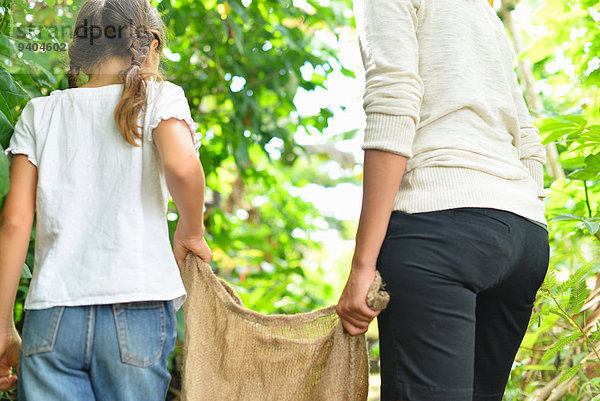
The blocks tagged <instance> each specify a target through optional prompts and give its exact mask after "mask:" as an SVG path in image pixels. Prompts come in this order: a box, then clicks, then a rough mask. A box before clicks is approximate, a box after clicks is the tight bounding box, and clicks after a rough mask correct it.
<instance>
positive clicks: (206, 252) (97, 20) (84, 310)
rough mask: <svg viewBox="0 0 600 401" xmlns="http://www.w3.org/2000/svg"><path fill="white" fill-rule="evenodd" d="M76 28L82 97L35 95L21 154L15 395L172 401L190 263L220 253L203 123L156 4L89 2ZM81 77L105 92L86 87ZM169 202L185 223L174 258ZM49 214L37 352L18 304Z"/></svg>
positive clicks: (29, 321) (5, 384)
mask: <svg viewBox="0 0 600 401" xmlns="http://www.w3.org/2000/svg"><path fill="white" fill-rule="evenodd" d="M73 32H74V34H73V40H72V42H71V44H70V46H69V59H70V67H71V68H70V70H69V72H68V80H69V88H68V89H65V90H56V91H53V92H52V93H51V94H50V96H47V97H40V98H35V99H31V100H30V101H29V102H28V103H27V105H26V106H25V108H24V109H23V111H22V114H21V118H20V120H19V121H18V123H17V125H16V127H15V131H14V134H13V137H12V139H11V141H10V146H9V148H8V149H7V154H8V155H10V156H12V163H11V173H10V180H11V186H10V192H9V193H8V195H7V197H6V199H5V204H4V208H3V210H2V214H1V220H0V369H1V371H0V390H6V389H9V388H14V387H15V385H18V395H19V399H20V400H33V401H36V400H48V401H51V400H95V399H97V400H111V401H114V400H124V401H131V400H164V399H165V397H166V393H167V390H168V387H169V382H170V374H169V371H168V369H167V358H168V356H169V354H170V353H171V352H172V351H173V349H174V347H175V341H176V337H177V331H176V319H175V312H176V311H177V310H178V309H179V308H180V307H181V305H182V303H183V302H184V300H185V298H186V295H187V294H186V292H185V289H184V287H183V283H182V281H181V276H180V273H179V270H178V265H181V263H182V261H183V259H184V258H185V256H186V254H187V253H188V252H189V251H191V252H194V253H196V254H197V255H199V256H200V257H201V258H202V259H204V260H205V261H206V262H210V260H211V257H212V254H211V251H210V249H209V247H208V246H207V244H206V242H205V240H204V237H203V235H204V226H203V221H202V218H203V194H204V172H203V169H202V166H201V164H200V161H199V159H198V154H197V150H198V147H199V145H200V142H199V139H200V138H199V135H198V134H196V129H197V127H198V126H197V124H196V123H195V122H194V121H193V120H192V118H191V115H190V109H189V106H188V103H187V100H186V98H185V95H184V92H183V90H182V89H181V87H179V86H177V85H175V84H172V83H169V82H167V81H162V76H161V75H160V74H159V73H158V64H159V61H160V56H161V54H162V49H163V47H164V44H165V43H164V33H165V27H164V24H163V22H162V21H161V19H160V17H159V15H158V12H157V10H156V9H155V8H153V7H151V6H150V4H149V2H148V0H88V1H87V2H86V3H85V4H83V6H82V7H81V10H80V12H79V14H78V17H77V20H76V25H75V29H74V31H73ZM92 36H93V38H92ZM91 39H93V40H91ZM80 71H83V72H84V73H85V74H87V75H88V76H89V80H88V82H87V83H86V84H85V85H83V86H80V87H78V86H77V80H78V76H79V72H80ZM155 78H159V80H156V79H155ZM140 129H141V130H140ZM169 193H170V195H171V196H172V198H173V200H174V202H175V204H176V205H177V208H178V209H179V213H180V220H179V224H178V226H177V229H176V231H175V235H174V239H173V242H174V245H173V249H172V250H171V248H170V243H169V232H168V227H167V222H166V219H165V214H166V211H167V204H168V200H169ZM34 210H35V211H36V212H37V213H36V241H35V263H34V269H33V277H32V280H31V285H30V288H29V292H28V294H27V298H26V300H25V305H24V309H25V315H24V322H23V330H22V335H23V338H22V344H21V340H20V338H19V335H18V334H17V331H16V329H15V325H14V321H13V317H12V316H13V305H14V299H15V294H16V289H17V285H18V282H19V277H20V274H21V269H22V267H23V262H24V260H25V256H26V253H27V248H28V243H29V236H30V231H31V227H32V222H33V218H34ZM12 368H18V375H17V374H14V373H13V374H11V371H12Z"/></svg>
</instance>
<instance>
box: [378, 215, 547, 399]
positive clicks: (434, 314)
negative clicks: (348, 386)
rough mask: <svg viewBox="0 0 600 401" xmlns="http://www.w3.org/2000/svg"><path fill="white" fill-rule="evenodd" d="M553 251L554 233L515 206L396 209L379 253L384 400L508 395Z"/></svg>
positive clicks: (473, 397) (494, 397)
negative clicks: (385, 298)
mask: <svg viewBox="0 0 600 401" xmlns="http://www.w3.org/2000/svg"><path fill="white" fill-rule="evenodd" d="M548 258H549V245H548V232H547V231H546V230H545V229H544V228H543V227H540V226H538V225H536V224H535V223H532V222H530V221H529V220H527V219H525V218H523V217H521V216H518V215H516V214H513V213H511V212H507V211H502V210H496V209H486V208H459V209H449V210H442V211H435V212H427V213H414V214H409V213H404V212H401V211H394V212H393V213H392V216H391V219H390V223H389V226H388V230H387V233H386V237H385V240H384V242H383V245H382V248H381V252H380V254H379V258H378V260H377V269H378V270H379V272H380V273H381V276H382V277H383V280H384V281H385V283H386V284H387V289H388V291H389V292H390V295H391V300H390V303H389V305H388V307H387V309H385V310H384V311H383V312H382V313H381V314H380V315H379V317H378V323H379V341H380V359H381V400H382V401H471V400H476V401H484V400H485V401H501V400H502V396H503V394H504V389H505V387H506V383H507V381H508V376H509V374H510V370H511V366H512V364H513V361H514V358H515V355H516V353H517V351H518V349H519V345H520V344H521V341H522V339H523V336H524V334H525V331H526V330H527V326H528V323H529V319H530V317H531V311H532V307H533V303H534V301H535V297H536V293H537V290H538V289H539V287H540V286H541V284H542V282H543V280H544V277H545V275H546V272H547V269H548Z"/></svg>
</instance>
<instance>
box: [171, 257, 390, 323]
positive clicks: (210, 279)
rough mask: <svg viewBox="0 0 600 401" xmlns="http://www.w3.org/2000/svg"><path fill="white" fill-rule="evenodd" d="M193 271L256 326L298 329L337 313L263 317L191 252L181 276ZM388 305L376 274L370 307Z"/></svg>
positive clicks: (319, 311)
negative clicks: (246, 304) (307, 323)
mask: <svg viewBox="0 0 600 401" xmlns="http://www.w3.org/2000/svg"><path fill="white" fill-rule="evenodd" d="M191 269H198V271H199V272H200V274H201V275H202V276H203V278H204V279H205V280H206V282H207V283H208V285H209V286H210V288H212V290H213V291H214V293H215V294H216V296H217V297H218V298H219V301H220V302H221V303H222V304H223V305H224V306H225V307H226V308H227V309H229V310H230V311H232V312H235V313H236V314H237V315H238V316H240V317H242V318H243V319H245V320H248V321H250V322H253V323H257V324H261V325H264V326H296V325H301V324H305V323H306V322H311V321H314V320H316V319H319V318H322V317H325V316H329V315H333V314H335V308H336V305H332V306H329V307H326V308H322V309H317V310H314V311H311V312H305V313H297V314H293V315H283V314H273V315H264V314H262V313H258V312H255V311H253V310H251V309H247V308H245V307H244V306H243V303H242V301H241V299H240V298H239V296H238V295H237V294H236V292H235V290H234V289H233V288H231V286H230V285H229V284H227V283H226V282H225V281H224V280H221V279H220V278H218V277H217V276H216V275H215V274H214V273H213V271H212V268H211V267H210V265H209V264H208V263H206V262H204V261H203V260H202V259H201V258H200V257H199V256H196V255H194V254H193V253H191V252H190V253H189V254H188V255H187V257H186V259H185V261H184V263H183V267H182V275H183V278H184V280H185V279H186V275H187V274H189V273H191V271H192V270H191ZM388 302H389V294H388V293H387V292H386V291H385V289H384V284H383V282H382V279H381V276H380V275H379V272H377V273H376V277H375V281H374V282H373V284H371V287H370V289H369V293H368V295H367V305H369V307H370V308H371V309H373V310H383V309H385V307H386V306H387V303H388Z"/></svg>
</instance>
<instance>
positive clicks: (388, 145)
mask: <svg viewBox="0 0 600 401" xmlns="http://www.w3.org/2000/svg"><path fill="white" fill-rule="evenodd" d="M414 137H415V120H414V119H413V118H412V117H410V116H406V115H402V116H395V115H390V114H382V113H369V114H367V126H366V128H365V139H364V142H363V145H362V149H364V150H366V149H379V150H384V151H387V152H392V153H396V154H399V155H401V156H405V157H407V158H411V157H412V156H413V153H412V144H413V140H414Z"/></svg>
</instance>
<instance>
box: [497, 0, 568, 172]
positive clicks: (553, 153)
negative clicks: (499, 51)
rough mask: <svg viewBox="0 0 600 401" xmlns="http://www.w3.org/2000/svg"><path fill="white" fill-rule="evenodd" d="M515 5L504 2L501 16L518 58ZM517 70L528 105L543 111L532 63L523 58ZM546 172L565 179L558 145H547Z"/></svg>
mask: <svg viewBox="0 0 600 401" xmlns="http://www.w3.org/2000/svg"><path fill="white" fill-rule="evenodd" d="M515 3H516V2H515V1H514V0H502V8H501V9H500V15H501V16H502V21H503V22H504V26H506V28H507V29H508V31H509V33H510V36H511V38H512V43H513V47H514V49H515V54H516V55H517V56H518V55H520V54H521V51H522V49H523V45H522V42H521V37H520V36H519V30H518V29H517V26H516V23H515V21H514V20H513V19H512V14H511V8H513V7H514V4H515ZM509 6H513V7H509ZM517 69H518V71H519V77H520V78H521V82H522V83H523V85H524V86H525V98H526V99H527V103H528V104H529V105H530V107H531V108H533V109H536V110H543V108H544V105H543V103H542V98H541V97H540V95H539V93H537V92H536V91H535V87H534V85H535V79H534V78H533V71H532V68H531V63H530V62H529V60H526V59H523V58H522V59H519V60H518V66H517ZM546 170H547V171H548V175H549V176H550V177H552V178H554V179H555V180H558V179H561V178H565V173H564V171H563V169H562V167H561V165H560V161H559V159H558V151H557V150H556V145H555V144H554V143H549V144H547V145H546Z"/></svg>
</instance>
